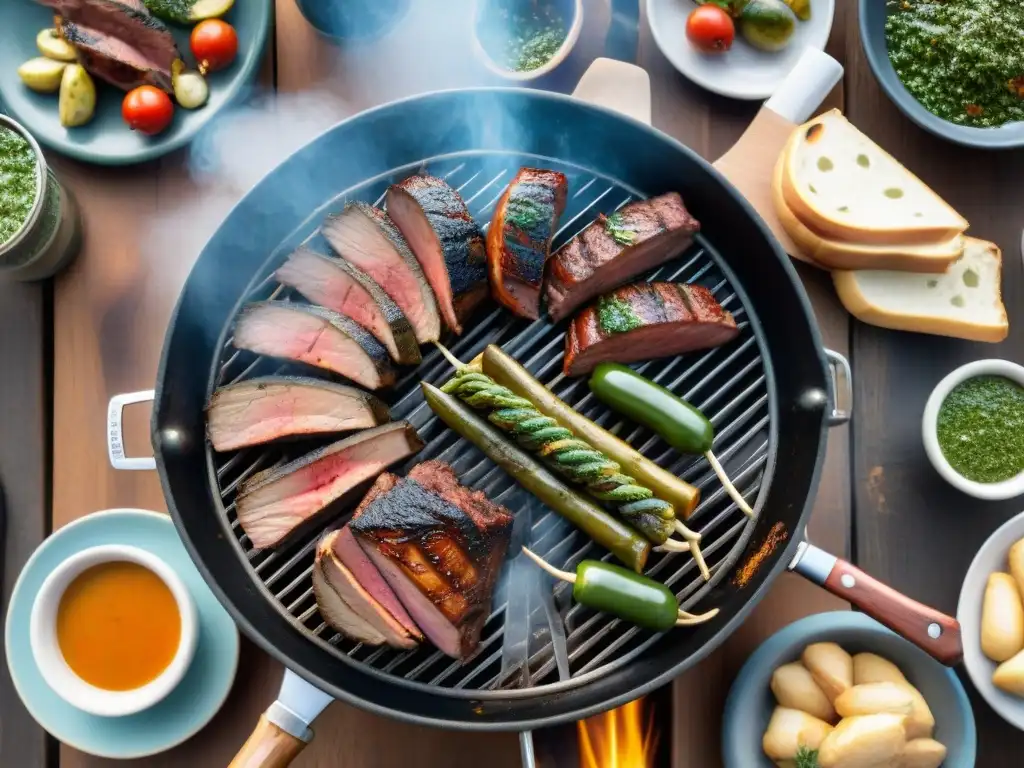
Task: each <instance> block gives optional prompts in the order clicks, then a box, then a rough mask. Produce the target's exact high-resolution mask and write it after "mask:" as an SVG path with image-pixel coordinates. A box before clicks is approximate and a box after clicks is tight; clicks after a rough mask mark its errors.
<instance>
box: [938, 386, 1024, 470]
mask: <svg viewBox="0 0 1024 768" xmlns="http://www.w3.org/2000/svg"><path fill="white" fill-rule="evenodd" d="M937 426H938V437H939V447H940V448H941V449H942V455H943V456H945V457H946V461H948V462H949V463H950V465H951V466H952V467H953V469H955V470H956V471H957V472H959V473H960V474H961V475H963V476H964V477H966V478H967V479H968V480H973V481H975V482H978V483H998V482H1001V481H1003V480H1009V479H1010V478H1011V477H1016V476H1017V475H1018V474H1020V473H1021V472H1022V471H1024V388H1022V387H1021V386H1020V385H1018V384H1017V383H1016V382H1013V381H1010V380H1009V379H1007V378H1004V377H1002V376H978V377H975V378H973V379H968V380H967V381H965V382H963V383H962V384H959V385H958V386H956V387H954V388H953V391H952V392H950V393H949V395H948V396H947V397H946V399H945V400H944V401H943V403H942V406H941V407H940V408H939V417H938V424H937Z"/></svg>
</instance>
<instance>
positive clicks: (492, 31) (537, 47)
mask: <svg viewBox="0 0 1024 768" xmlns="http://www.w3.org/2000/svg"><path fill="white" fill-rule="evenodd" d="M492 4H493V8H492V10H491V12H490V13H489V14H488V15H487V16H486V17H485V18H483V19H482V20H481V22H480V24H479V28H478V30H477V34H478V36H479V38H480V42H481V43H482V44H483V46H484V48H485V49H487V51H488V52H489V53H490V54H491V56H492V57H494V59H495V61H497V62H498V63H499V64H502V65H504V66H506V67H508V68H509V69H510V70H512V71H514V72H530V71H531V70H534V69H539V68H540V67H543V66H544V65H545V64H547V63H548V62H549V61H551V58H552V57H553V56H554V55H555V54H556V53H558V49H559V48H561V47H562V43H564V42H565V38H566V36H567V35H568V29H567V28H566V24H565V20H564V19H563V18H562V17H561V15H560V14H559V13H558V12H557V11H556V10H555V9H554V8H553V7H552V6H551V5H547V4H544V3H534V4H533V7H532V8H530V9H529V10H528V11H526V12H524V10H525V9H526V8H527V7H529V6H530V4H528V3H523V2H517V0H498V1H497V2H492Z"/></svg>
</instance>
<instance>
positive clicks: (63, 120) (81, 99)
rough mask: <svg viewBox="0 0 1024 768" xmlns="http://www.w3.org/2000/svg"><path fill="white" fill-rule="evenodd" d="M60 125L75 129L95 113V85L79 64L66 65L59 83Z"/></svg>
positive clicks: (90, 118)
mask: <svg viewBox="0 0 1024 768" xmlns="http://www.w3.org/2000/svg"><path fill="white" fill-rule="evenodd" d="M58 109H59V114H60V124H61V125H63V126H64V127H65V128H75V127H77V126H79V125H85V124H86V123H88V122H89V121H90V120H92V116H93V113H94V112H95V111H96V85H95V84H94V83H93V81H92V78H91V77H89V73H88V72H86V71H85V67H83V66H82V65H81V64H68V65H67V68H66V69H65V70H64V76H63V77H62V78H61V81H60V99H59V101H58Z"/></svg>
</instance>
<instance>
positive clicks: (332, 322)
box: [232, 301, 395, 389]
mask: <svg viewBox="0 0 1024 768" xmlns="http://www.w3.org/2000/svg"><path fill="white" fill-rule="evenodd" d="M232 344H234V345H235V346H236V347H237V348H238V349H248V350H249V351H250V352H255V353H256V354H259V355H270V356H272V357H283V358H285V359H288V360H297V361H299V362H301V363H308V364H309V365H315V366H317V367H318V368H325V369H327V370H328V371H334V372H335V373H340V374H341V375H342V376H346V377H348V378H349V379H351V380H352V381H354V382H355V383H356V384H360V385H362V386H364V387H367V388H368V389H380V388H381V387H386V386H388V385H390V384H392V383H394V381H395V369H394V368H393V367H392V365H391V360H390V358H389V357H388V351H387V349H385V348H384V345H383V344H381V343H380V342H379V341H377V340H376V339H375V338H374V337H373V336H372V335H371V334H370V333H369V332H368V331H366V330H365V329H363V328H362V327H361V326H359V325H357V324H356V322H355V321H354V320H352V319H350V318H348V317H345V315H341V314H338V313H337V312H334V311H333V310H330V309H325V308H324V307H318V306H315V305H313V304H299V303H295V302H290V301H260V302H255V303H253V304H247V305H246V306H245V307H243V308H242V312H241V313H240V314H239V316H238V320H237V322H236V323H235V337H234V341H232Z"/></svg>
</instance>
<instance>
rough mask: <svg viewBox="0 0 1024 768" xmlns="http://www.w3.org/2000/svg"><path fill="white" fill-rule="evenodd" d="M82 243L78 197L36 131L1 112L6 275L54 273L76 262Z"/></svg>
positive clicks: (0, 209) (1, 241) (1, 245)
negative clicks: (66, 186) (42, 146)
mask: <svg viewBox="0 0 1024 768" xmlns="http://www.w3.org/2000/svg"><path fill="white" fill-rule="evenodd" d="M80 245H81V223H80V217H79V213H78V206H77V205H76V203H75V201H74V198H72V197H71V195H70V194H69V193H68V192H67V191H66V190H65V189H64V187H63V186H61V183H60V181H59V180H58V179H57V177H56V175H54V173H53V171H52V170H51V169H50V167H49V166H48V165H47V163H46V158H44V157H43V153H42V151H41V150H40V149H39V145H38V144H37V143H36V141H35V139H34V138H32V135H31V134H30V133H29V132H28V131H27V130H26V129H25V128H24V127H23V126H22V125H20V124H19V123H17V122H16V121H14V120H12V119H11V118H9V117H7V116H6V115H0V276H2V277H10V278H13V279H15V280H42V279H44V278H47V277H51V276H52V275H54V274H56V273H57V272H58V271H59V270H60V269H62V268H63V267H64V266H65V265H67V264H68V263H70V261H71V260H72V259H73V258H74V257H75V255H76V253H77V252H78V250H79V247H80Z"/></svg>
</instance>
